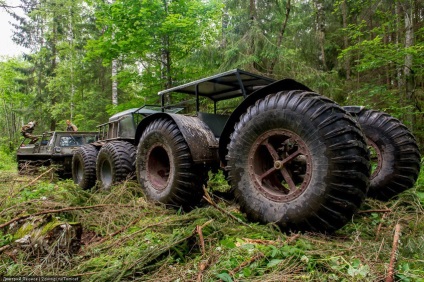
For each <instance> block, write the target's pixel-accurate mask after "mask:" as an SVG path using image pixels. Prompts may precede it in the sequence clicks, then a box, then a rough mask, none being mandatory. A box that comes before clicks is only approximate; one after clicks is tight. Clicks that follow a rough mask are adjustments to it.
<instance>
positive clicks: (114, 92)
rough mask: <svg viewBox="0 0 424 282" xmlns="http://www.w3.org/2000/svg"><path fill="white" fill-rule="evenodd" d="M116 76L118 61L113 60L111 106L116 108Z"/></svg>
mask: <svg viewBox="0 0 424 282" xmlns="http://www.w3.org/2000/svg"><path fill="white" fill-rule="evenodd" d="M117 74H118V60H117V59H114V60H113V61H112V105H113V106H118V79H117V78H116V75H117Z"/></svg>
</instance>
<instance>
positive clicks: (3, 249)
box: [0, 245, 10, 254]
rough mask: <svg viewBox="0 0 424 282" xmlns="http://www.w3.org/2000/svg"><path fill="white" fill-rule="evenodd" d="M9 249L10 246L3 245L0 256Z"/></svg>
mask: <svg viewBox="0 0 424 282" xmlns="http://www.w3.org/2000/svg"><path fill="white" fill-rule="evenodd" d="M9 248H10V245H5V246H3V247H1V248H0V254H1V253H3V252H4V251H6V250H7V249H9Z"/></svg>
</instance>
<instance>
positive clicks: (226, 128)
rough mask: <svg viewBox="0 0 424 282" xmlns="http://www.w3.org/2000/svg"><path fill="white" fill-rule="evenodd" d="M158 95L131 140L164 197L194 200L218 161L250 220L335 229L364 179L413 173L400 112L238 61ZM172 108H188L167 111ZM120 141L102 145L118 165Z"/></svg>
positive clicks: (416, 158) (155, 194)
mask: <svg viewBox="0 0 424 282" xmlns="http://www.w3.org/2000/svg"><path fill="white" fill-rule="evenodd" d="M159 95H160V97H161V109H160V111H161V112H159V113H153V114H150V115H148V116H147V117H145V118H144V119H143V120H142V121H141V122H140V123H139V124H138V125H137V128H136V131H135V135H134V139H133V145H134V146H137V150H136V158H135V166H136V175H137V179H138V181H139V183H140V185H141V187H142V189H144V192H145V194H146V195H147V197H148V198H149V199H151V200H153V201H158V202H161V203H164V204H166V205H170V206H177V207H183V208H191V207H195V206H196V205H197V204H198V203H199V201H200V200H201V198H202V196H203V193H204V190H203V185H204V184H205V183H206V178H207V171H208V170H210V169H216V168H222V169H223V170H224V172H225V174H226V176H227V179H228V181H229V184H230V186H231V187H232V190H233V192H234V195H235V199H236V200H237V202H238V203H239V204H240V209H241V211H242V212H244V213H246V215H247V217H248V218H249V219H250V220H253V221H259V222H263V223H269V222H272V223H275V224H277V225H278V226H280V228H281V229H282V230H312V231H324V230H325V231H333V230H336V229H338V228H340V227H342V226H343V225H344V224H345V223H347V222H348V221H349V220H350V219H351V217H352V215H353V214H354V213H355V212H356V210H357V209H358V208H359V206H360V205H361V204H362V202H363V200H364V199H365V197H366V195H367V192H368V189H369V187H370V189H371V190H370V195H372V196H375V197H377V198H382V199H388V198H390V197H392V196H394V195H396V194H398V193H400V192H401V191H403V190H405V189H408V188H410V187H412V186H413V184H414V183H415V181H416V179H417V176H418V173H419V169H420V154H419V151H418V146H417V144H416V142H415V139H414V137H413V136H412V134H411V133H410V132H409V130H408V129H407V128H406V127H405V126H404V125H402V124H401V123H400V122H399V121H398V120H396V119H394V118H392V117H390V116H388V115H387V114H384V113H381V112H377V111H372V110H367V109H364V108H361V107H347V108H343V107H341V106H339V105H337V104H336V103H335V102H333V101H332V100H330V99H328V98H326V97H324V96H321V95H319V94H317V93H314V92H313V91H312V90H311V89H309V88H308V87H306V86H305V85H303V84H301V83H299V82H296V81H295V80H292V79H283V80H279V81H275V80H273V79H270V78H267V77H263V76H259V75H256V74H253V73H249V72H246V71H242V70H238V69H235V70H231V71H228V72H224V73H221V74H218V75H215V76H211V77H208V78H204V79H200V80H197V81H194V82H190V83H187V84H183V85H181V86H177V87H174V88H171V89H167V90H164V91H161V92H159ZM174 108H178V109H181V108H184V110H182V111H180V112H179V113H178V114H175V113H169V112H167V111H170V110H172V109H174ZM370 147H371V148H372V149H373V150H372V151H373V152H374V154H373V156H374V155H375V157H376V158H375V165H374V166H373V167H374V169H373V171H371V165H370V154H369V151H370V150H369V148H370ZM103 149H104V148H103ZM103 149H102V150H103ZM126 151H129V150H125V149H122V150H114V151H113V153H112V151H110V152H108V155H110V156H112V155H113V156H114V159H113V160H111V163H114V165H113V166H114V168H115V171H116V172H117V171H118V170H119V169H120V168H121V167H123V165H122V164H121V162H120V160H121V159H125V158H126V157H122V156H125V154H126ZM133 152H134V151H131V154H133ZM75 156H77V155H75ZM131 160H132V159H131ZM97 162H98V163H99V162H101V159H100V160H99V158H97ZM371 164H372V162H371ZM371 172H372V174H371ZM370 179H371V186H370ZM388 187H389V188H388ZM388 189H389V190H390V192H388ZM380 196H381V197H380Z"/></svg>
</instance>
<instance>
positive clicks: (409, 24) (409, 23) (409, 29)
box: [404, 1, 415, 129]
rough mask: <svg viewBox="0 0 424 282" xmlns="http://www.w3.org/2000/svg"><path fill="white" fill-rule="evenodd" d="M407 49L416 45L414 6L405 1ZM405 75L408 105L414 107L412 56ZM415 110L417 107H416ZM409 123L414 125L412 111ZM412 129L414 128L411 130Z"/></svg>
mask: <svg viewBox="0 0 424 282" xmlns="http://www.w3.org/2000/svg"><path fill="white" fill-rule="evenodd" d="M405 2H406V3H405V6H404V9H405V49H408V48H410V47H411V46H413V45H414V24H413V22H414V21H413V18H414V5H413V3H412V2H409V1H405ZM404 75H405V94H406V95H405V97H406V104H407V105H414V104H415V102H414V91H415V85H414V80H415V79H414V72H413V56H412V54H406V55H405V67H404ZM414 109H415V107H414ZM408 112H409V113H410V114H408V117H407V118H408V121H409V122H410V126H411V127H412V126H413V125H414V123H415V122H414V114H413V113H411V111H408ZM411 129H412V128H411Z"/></svg>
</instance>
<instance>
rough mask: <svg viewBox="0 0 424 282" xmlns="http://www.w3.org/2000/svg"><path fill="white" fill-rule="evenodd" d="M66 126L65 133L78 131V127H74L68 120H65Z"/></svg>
mask: <svg viewBox="0 0 424 282" xmlns="http://www.w3.org/2000/svg"><path fill="white" fill-rule="evenodd" d="M66 125H67V126H66V131H78V127H76V125H75V124H73V123H71V121H70V120H69V119H68V120H66Z"/></svg>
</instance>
